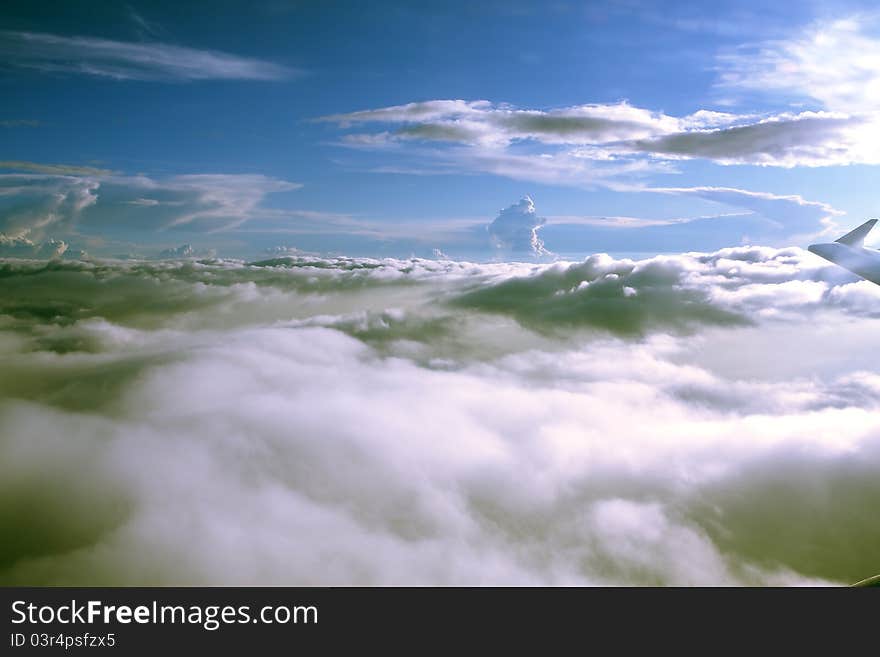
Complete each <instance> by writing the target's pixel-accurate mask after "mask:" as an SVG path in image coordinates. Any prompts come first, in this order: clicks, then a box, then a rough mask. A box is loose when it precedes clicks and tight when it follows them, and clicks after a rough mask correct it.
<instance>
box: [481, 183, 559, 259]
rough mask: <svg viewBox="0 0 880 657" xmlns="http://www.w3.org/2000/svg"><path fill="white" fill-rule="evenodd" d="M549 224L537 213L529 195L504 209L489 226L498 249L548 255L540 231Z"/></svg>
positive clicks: (491, 237)
mask: <svg viewBox="0 0 880 657" xmlns="http://www.w3.org/2000/svg"><path fill="white" fill-rule="evenodd" d="M545 223H547V220H546V219H545V218H544V217H539V216H538V214H537V213H536V212H535V203H534V201H532V199H531V197H529V196H528V195H526V196H523V197H522V198H521V199H520V200H519V201H518V202H517V203H514V204H513V205H511V206H508V207H506V208H504V209H503V210H502V211H501V212H500V213H499V214H498V216H497V217H495V219H494V221H492V223H491V224H489V227H488V230H489V238H490V239H491V241H492V245H493V246H494V247H495V248H497V249H504V250H510V251H517V252H523V251H525V252H529V253H532V254H533V255H536V256H540V255H547V254H549V251H547V249H545V248H544V242H542V241H541V238H540V237H538V230H539V229H540V228H541V226H543V225H544V224H545Z"/></svg>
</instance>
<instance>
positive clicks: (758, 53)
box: [718, 15, 880, 113]
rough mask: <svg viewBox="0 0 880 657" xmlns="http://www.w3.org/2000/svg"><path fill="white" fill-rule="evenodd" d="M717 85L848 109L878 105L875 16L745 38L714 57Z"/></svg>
mask: <svg viewBox="0 0 880 657" xmlns="http://www.w3.org/2000/svg"><path fill="white" fill-rule="evenodd" d="M718 62H719V68H720V72H719V73H720V74H719V78H718V86H719V87H720V88H723V89H726V90H734V91H736V90H740V91H743V90H744V91H757V92H762V93H766V94H775V95H777V96H781V97H782V98H783V100H786V101H791V100H795V101H801V102H802V101H807V100H810V101H814V102H818V103H819V104H820V105H821V106H822V107H825V108H828V109H831V110H835V111H842V112H849V113H874V112H876V111H877V108H878V107H880V15H873V16H872V15H855V16H847V17H844V18H837V19H835V20H833V21H825V22H818V23H814V24H812V25H810V26H809V27H807V28H806V29H804V30H802V31H801V32H799V33H797V34H795V35H792V36H791V37H789V38H787V39H775V40H768V41H763V42H760V43H749V44H745V45H742V46H740V47H738V48H736V49H733V50H728V51H725V52H723V53H721V54H720V55H719V57H718Z"/></svg>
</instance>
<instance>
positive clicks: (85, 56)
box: [0, 30, 302, 81]
mask: <svg viewBox="0 0 880 657" xmlns="http://www.w3.org/2000/svg"><path fill="white" fill-rule="evenodd" d="M0 55H2V56H3V58H4V59H5V60H6V61H7V63H9V64H11V65H13V66H18V67H23V68H31V69H37V70H41V71H47V72H52V71H55V72H61V73H78V74H83V75H92V76H97V77H104V78H111V79H115V80H165V81H170V80H177V81H184V80H281V79H285V78H290V77H295V76H297V75H300V74H302V71H300V70H298V69H294V68H290V67H287V66H283V65H281V64H276V63H274V62H269V61H265V60H262V59H257V58H253V57H242V56H239V55H234V54H231V53H225V52H219V51H213V50H199V49H196V48H187V47H184V46H175V45H170V44H166V43H131V42H125V41H114V40H110V39H100V38H95V37H86V36H60V35H56V34H47V33H42V32H15V31H9V30H4V31H0Z"/></svg>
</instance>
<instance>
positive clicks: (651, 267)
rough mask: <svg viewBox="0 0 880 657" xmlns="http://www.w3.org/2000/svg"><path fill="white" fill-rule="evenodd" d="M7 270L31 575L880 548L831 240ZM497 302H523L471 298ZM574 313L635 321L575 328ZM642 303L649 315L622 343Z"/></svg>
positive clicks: (553, 562) (14, 556) (3, 382)
mask: <svg viewBox="0 0 880 657" xmlns="http://www.w3.org/2000/svg"><path fill="white" fill-rule="evenodd" d="M4 267H5V269H4V286H5V287H4V290H5V293H4V296H3V299H2V305H3V308H2V309H0V310H2V312H0V317H3V319H2V323H0V365H2V367H3V371H4V372H6V373H9V374H10V375H11V376H10V377H4V378H3V379H0V398H2V399H3V401H2V403H0V436H2V438H3V439H2V441H0V454H2V458H0V475H2V476H0V502H2V503H3V504H7V505H8V504H10V503H11V501H15V500H20V499H22V498H23V497H27V498H28V499H32V500H34V504H33V505H32V506H31V507H30V510H29V512H28V513H27V514H11V515H7V517H8V518H10V519H11V522H12V523H13V525H12V526H13V527H14V528H15V530H16V531H17V535H18V536H20V537H22V540H21V541H19V542H17V543H16V544H15V548H14V550H13V551H12V552H9V553H8V554H9V555H10V556H9V558H8V559H7V560H6V561H5V562H4V567H3V570H2V571H0V577H2V579H3V581H4V582H7V583H29V584H35V583H36V584H39V583H53V584H64V583H67V584H96V583H116V584H199V583H202V584H205V583H206V584H221V583H227V584H260V583H272V584H395V583H397V584H489V583H496V584H516V583H519V584H678V585H693V584H704V585H718V584H773V585H786V584H804V583H821V582H829V581H831V582H851V581H854V580H857V579H860V578H862V577H864V576H867V575H869V574H871V573H873V572H874V569H875V568H876V562H875V557H876V546H877V544H878V543H877V542H878V540H880V534H878V529H877V525H876V522H875V520H876V519H875V518H874V514H873V509H874V508H875V507H876V505H877V504H878V503H880V487H878V481H880V477H878V473H880V424H878V420H877V417H878V416H877V410H878V409H880V377H878V375H877V373H876V372H874V371H873V370H871V368H870V363H867V362H866V361H864V359H863V358H862V356H863V354H861V353H859V348H858V347H857V346H856V345H863V344H870V343H871V342H872V341H873V339H874V334H875V333H876V331H875V329H874V321H875V320H873V319H871V318H872V317H874V316H876V306H875V307H874V308H867V307H866V304H864V300H863V299H861V300H859V299H858V298H857V297H859V296H860V295H859V294H855V293H852V292H850V290H851V284H850V283H848V282H847V281H848V280H849V279H848V278H847V277H846V275H845V273H844V274H841V273H839V272H838V271H837V270H836V269H835V268H833V267H832V266H830V265H828V264H827V263H823V262H822V261H821V260H820V259H819V258H815V257H814V256H812V255H811V254H809V253H806V252H804V251H802V250H799V249H785V250H774V249H769V248H763V247H752V248H737V249H726V250H723V251H720V252H717V253H712V254H687V255H679V256H666V257H658V258H654V259H651V260H645V261H638V262H634V261H625V260H617V261H615V260H613V259H611V258H608V257H607V256H596V257H595V258H592V259H590V260H589V261H587V262H585V263H558V264H554V265H534V264H532V265H525V264H519V265H515V264H507V263H496V264H487V265H475V264H470V263H456V262H449V261H440V262H438V261H428V260H407V261H396V260H361V259H351V258H339V259H318V258H315V257H305V256H303V257H293V258H291V259H289V260H288V261H287V265H286V266H283V267H281V266H276V267H251V266H246V265H243V264H238V265H236V264H235V263H228V262H227V263H222V262H221V263H216V264H200V263H143V262H140V263H130V264H112V263H99V262H91V263H67V264H64V265H61V266H58V267H54V268H53V269H52V270H51V271H47V270H45V268H41V267H40V266H38V265H36V264H19V265H14V264H10V263H7V264H5V265H4ZM611 274H613V275H615V276H617V277H618V278H617V279H614V278H611V277H609V275H611ZM515 277H519V278H515ZM48 280H51V281H52V282H53V285H52V286H48V285H46V282H47V281H48ZM404 282H405V283H406V284H401V283H404ZM584 282H586V283H587V285H586V286H582V285H581V283H584ZM597 284H598V285H599V286H600V287H601V286H603V285H604V286H605V287H604V289H599V287H593V286H595V285H597ZM522 285H528V286H529V287H530V288H531V291H532V292H536V293H537V294H534V293H529V294H524V295H520V294H517V292H516V291H517V286H522ZM855 285H860V284H855ZM801 286H802V287H803V291H804V292H803V293H802V291H800V290H799V288H800V287H801ZM627 289H629V290H632V291H634V294H627V292H626V290H627ZM860 289H861V288H860ZM62 290H63V291H65V292H64V297H63V298H64V299H65V305H63V306H60V305H58V304H57V302H56V301H57V299H58V298H60V297H59V293H60V292H61V291H62ZM808 290H814V291H815V290H818V291H820V294H816V293H815V292H810V293H809V294H807V293H806V291H808ZM475 291H477V292H478V291H484V292H493V291H494V295H493V303H494V307H493V308H487V309H482V310H481V309H479V308H476V307H470V308H464V307H461V306H457V305H455V304H452V305H450V304H448V303H446V301H448V300H450V299H455V298H457V297H460V296H461V295H466V294H472V293H473V292H475ZM688 291H689V292H690V293H693V294H691V295H690V296H688V295H687V294H685V293H686V292H688ZM557 292H561V293H562V294H556V293H557ZM579 295H582V296H584V297H585V298H591V299H593V301H594V302H595V305H594V306H589V305H578V301H577V297H578V296H579ZM618 297H619V300H618ZM120 299H125V303H120ZM553 299H558V300H559V301H558V305H557V306H556V308H557V310H556V311H554V312H550V313H547V314H545V315H543V319H542V318H541V317H540V316H537V315H535V314H534V313H524V314H522V315H521V316H522V317H533V318H537V319H542V321H545V322H546V326H547V327H549V328H551V331H550V332H549V333H547V332H544V331H539V332H533V331H531V330H528V329H525V328H522V327H521V326H520V325H519V323H518V322H517V321H515V319H516V318H517V315H518V313H520V311H521V310H522V309H523V308H524V306H523V303H525V304H526V305H528V304H529V303H532V302H542V303H543V302H546V301H547V300H553ZM670 303H671V304H672V305H673V306H674V307H675V308H676V311H675V312H674V313H673V315H672V316H676V315H680V312H679V311H681V310H682V309H684V308H686V307H688V306H694V305H700V304H702V305H703V306H704V307H705V308H714V309H715V310H718V311H724V312H727V313H736V314H739V315H741V316H742V317H745V318H747V319H749V322H748V323H746V324H742V323H738V322H726V321H725V322H721V323H720V324H719V323H717V322H715V321H710V322H709V323H706V322H705V321H703V320H702V319H701V318H700V315H699V314H697V315H692V319H693V321H692V323H691V324H690V326H689V328H687V329H686V330H684V331H683V332H682V331H680V330H679V329H677V328H675V326H674V325H671V324H669V323H664V314H663V312H664V307H666V306H668V305H669V304H670ZM53 304H54V305H53ZM626 304H631V306H627V305H626ZM43 305H46V308H51V309H52V313H49V312H45V311H44V310H43V309H42V308H43ZM571 306H574V307H575V311H574V316H575V317H578V316H579V317H580V318H581V319H582V318H583V317H589V316H590V314H591V313H592V316H593V317H604V318H605V321H606V325H607V326H609V327H610V328H609V329H608V330H603V331H597V330H596V328H595V326H596V325H595V324H593V325H590V324H589V323H584V322H582V321H580V320H578V322H580V323H578V322H575V323H574V324H572V323H571V322H570V321H569V322H567V321H566V320H565V317H564V316H562V315H560V314H559V311H561V310H563V309H566V308H570V307H571ZM780 306H781V307H782V310H783V311H784V313H783V314H777V315H765V314H762V312H761V311H764V310H774V309H778V308H779V307H780ZM145 307H149V308H150V312H148V313H146V312H144V311H143V308H145ZM380 308H384V310H382V311H381V312H379V310H378V309H380ZM11 311H12V312H11ZM866 312H867V313H868V315H867V316H865V315H864V313H866ZM578 313H580V315H578ZM570 316H572V315H570ZM705 317H709V318H710V319H711V318H712V315H705ZM718 317H720V315H718ZM615 318H616V321H614V320H615ZM640 318H641V319H640ZM645 319H648V320H650V321H647V322H645V321H643V320H645ZM633 321H637V322H642V325H643V326H644V327H647V329H648V330H647V333H646V334H645V335H644V336H643V337H641V338H638V339H621V337H620V335H622V333H620V332H619V331H618V328H617V327H618V326H620V325H621V324H620V322H624V324H626V323H632V322H633ZM842 336H845V337H846V339H841V338H842ZM762 340H763V342H762ZM733 345H735V346H733ZM801 346H803V347H804V349H802V348H800V347H801ZM750 347H751V349H754V351H752V350H751V349H750ZM763 349H770V350H771V353H773V354H774V355H773V357H772V358H771V359H770V360H771V361H772V362H771V363H769V364H763V363H761V362H760V360H761V359H758V358H755V357H752V355H753V354H759V353H761V351H762V350H763ZM805 349H806V351H805ZM823 352H824V353H826V355H827V356H828V357H827V358H825V359H822V358H818V357H805V356H804V354H805V353H810V354H816V355H817V356H818V354H821V353H823ZM725 355H727V356H730V357H731V358H732V360H733V361H735V362H736V365H737V367H738V368H739V370H738V372H739V373H738V374H737V375H732V374H730V373H729V371H727V370H726V366H724V365H723V363H722V364H719V362H718V360H717V359H718V358H720V357H723V356H725ZM842 364H845V368H844V370H843V371H841V369H840V368H841V366H842ZM12 381H14V388H13V387H12ZM71 381H76V385H70V382H71ZM828 490H834V491H835V494H834V495H828V494H827V491H828ZM37 492H39V495H37V494H36V493H37ZM46 527H48V528H50V529H49V530H45V528H46ZM817 527H819V528H821V531H817Z"/></svg>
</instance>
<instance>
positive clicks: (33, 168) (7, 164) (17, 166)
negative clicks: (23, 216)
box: [0, 160, 113, 176]
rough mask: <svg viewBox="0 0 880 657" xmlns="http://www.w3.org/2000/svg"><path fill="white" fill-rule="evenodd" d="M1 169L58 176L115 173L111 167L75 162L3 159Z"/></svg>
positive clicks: (0, 164)
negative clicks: (48, 162) (49, 162)
mask: <svg viewBox="0 0 880 657" xmlns="http://www.w3.org/2000/svg"><path fill="white" fill-rule="evenodd" d="M0 169H13V170H15V171H29V172H31V173H45V174H49V175H57V176H108V175H110V174H111V173H113V172H112V171H111V170H110V169H99V168H97V167H87V166H78V165H75V164H45V163H41V162H27V161H24V160H2V161H0Z"/></svg>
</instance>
